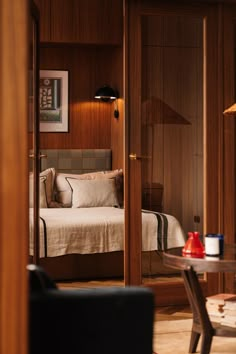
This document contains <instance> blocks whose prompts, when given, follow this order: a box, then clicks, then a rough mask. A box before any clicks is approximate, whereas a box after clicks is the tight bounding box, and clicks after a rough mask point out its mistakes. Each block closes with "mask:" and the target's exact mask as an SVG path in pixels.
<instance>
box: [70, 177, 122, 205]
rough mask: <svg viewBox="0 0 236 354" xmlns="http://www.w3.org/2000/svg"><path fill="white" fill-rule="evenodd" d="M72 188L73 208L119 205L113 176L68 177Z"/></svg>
mask: <svg viewBox="0 0 236 354" xmlns="http://www.w3.org/2000/svg"><path fill="white" fill-rule="evenodd" d="M66 179H67V181H68V183H69V185H70V186H71V189H72V208H88V207H105V206H118V205H119V204H118V200H117V194H116V185H115V180H114V179H113V178H110V179H92V180H79V179H73V178H66Z"/></svg>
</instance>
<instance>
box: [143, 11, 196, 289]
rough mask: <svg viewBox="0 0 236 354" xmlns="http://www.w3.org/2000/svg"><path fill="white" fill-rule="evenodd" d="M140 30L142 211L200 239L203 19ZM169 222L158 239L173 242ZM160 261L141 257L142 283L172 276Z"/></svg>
mask: <svg viewBox="0 0 236 354" xmlns="http://www.w3.org/2000/svg"><path fill="white" fill-rule="evenodd" d="M141 29H142V110H141V112H142V155H144V156H146V157H147V159H144V160H143V161H142V208H143V209H148V210H153V211H155V212H158V213H164V214H167V215H171V216H173V217H174V218H175V219H176V220H177V222H179V223H180V225H181V226H182V228H183V232H184V234H185V235H187V232H188V231H199V232H200V234H201V235H202V234H203V18H200V17H199V18H198V17H191V16H189V15H188V16H184V15H182V16H178V15H155V16H154V15H153V16H142V21H141ZM171 222H172V221H171V220H169V221H168V231H167V230H164V229H163V232H164V233H163V234H162V237H163V236H164V239H165V238H166V235H167V234H166V233H167V232H170V234H168V240H169V239H170V242H171V239H174V238H175V237H178V235H177V234H175V231H173V232H172V231H171V230H172V229H171ZM173 230H174V229H173ZM159 241H160V240H159ZM159 241H157V242H159ZM164 242H165V241H164ZM170 246H171V245H170ZM161 257H162V255H161V252H158V251H157V252H156V251H153V252H151V253H149V254H145V252H143V257H142V270H143V281H144V282H145V278H146V277H149V278H150V277H152V278H153V277H154V278H155V277H157V278H158V277H160V275H162V276H164V277H166V276H168V279H170V276H171V275H173V269H172V270H171V269H167V268H165V267H164V266H163V265H162V262H161ZM175 275H176V274H174V277H175Z"/></svg>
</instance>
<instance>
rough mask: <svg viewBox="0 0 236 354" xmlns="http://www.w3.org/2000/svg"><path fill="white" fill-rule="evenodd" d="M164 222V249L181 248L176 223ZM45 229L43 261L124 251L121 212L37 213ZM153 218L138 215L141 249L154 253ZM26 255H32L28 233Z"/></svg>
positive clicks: (61, 210) (67, 210)
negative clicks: (28, 246)
mask: <svg viewBox="0 0 236 354" xmlns="http://www.w3.org/2000/svg"><path fill="white" fill-rule="evenodd" d="M164 215H166V217H167V220H168V235H167V248H171V247H181V246H183V245H184V244H185V234H184V232H183V230H182V228H181V225H180V224H179V222H178V220H176V218H175V217H173V216H171V215H167V214H164ZM40 216H41V217H42V218H43V219H44V220H45V223H46V229H47V257H55V256H62V255H66V254H72V253H79V254H91V253H104V252H114V251H122V250H123V249H124V209H118V208H113V207H94V208H75V209H74V208H55V209H54V208H47V209H40ZM157 226H158V221H157V217H156V215H154V214H152V213H150V212H148V213H142V249H143V251H153V250H157V249H158V243H157ZM30 254H31V255H32V254H33V242H32V230H31V232H30ZM44 256H45V249H44V227H43V222H42V220H41V221H40V257H44Z"/></svg>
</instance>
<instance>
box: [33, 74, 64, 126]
mask: <svg viewBox="0 0 236 354" xmlns="http://www.w3.org/2000/svg"><path fill="white" fill-rule="evenodd" d="M68 76H69V73H68V70H40V80H39V110H40V114H39V123H40V132H68V118H69V112H68V88H69V87H68Z"/></svg>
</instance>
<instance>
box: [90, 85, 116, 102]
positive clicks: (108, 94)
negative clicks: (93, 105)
mask: <svg viewBox="0 0 236 354" xmlns="http://www.w3.org/2000/svg"><path fill="white" fill-rule="evenodd" d="M117 96H118V95H117V93H116V92H115V90H113V88H112V87H110V86H107V85H105V86H103V87H100V88H99V89H98V90H97V91H96V93H95V98H97V99H100V100H102V101H105V102H108V101H110V100H115V99H116V98H117Z"/></svg>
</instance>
